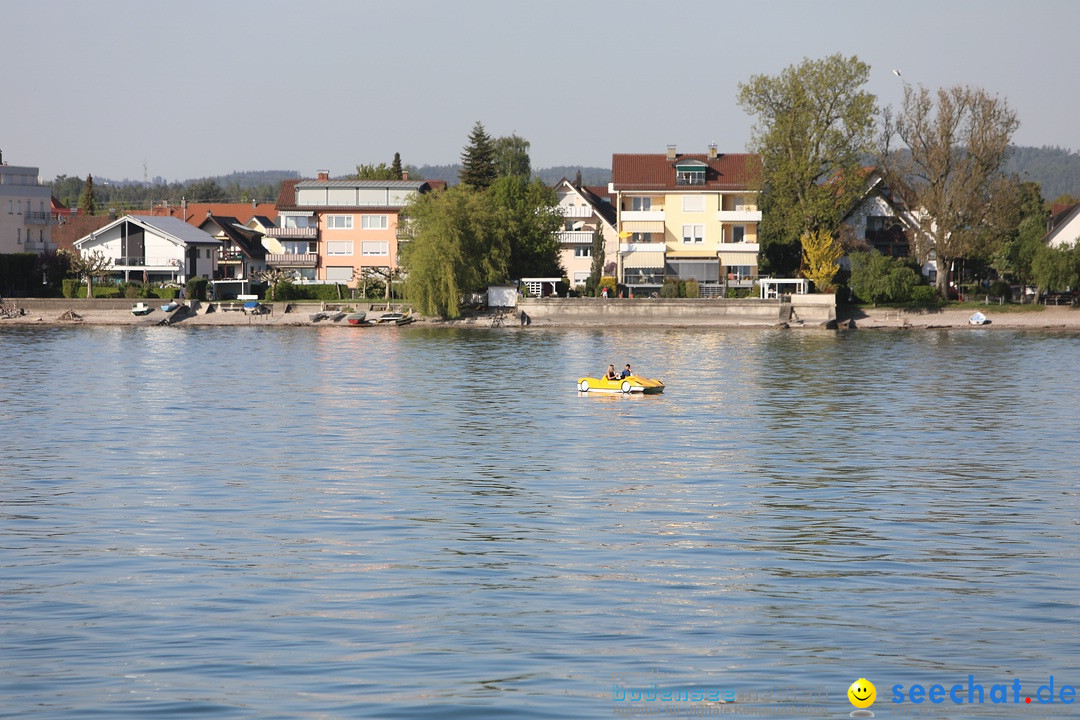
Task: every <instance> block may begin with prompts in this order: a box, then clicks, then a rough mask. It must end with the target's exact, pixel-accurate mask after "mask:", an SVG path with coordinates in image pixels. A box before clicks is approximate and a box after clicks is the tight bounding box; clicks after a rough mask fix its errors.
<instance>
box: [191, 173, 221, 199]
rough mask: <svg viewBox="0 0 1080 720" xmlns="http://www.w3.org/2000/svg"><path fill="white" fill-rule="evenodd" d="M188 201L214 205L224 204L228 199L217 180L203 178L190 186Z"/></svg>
mask: <svg viewBox="0 0 1080 720" xmlns="http://www.w3.org/2000/svg"><path fill="white" fill-rule="evenodd" d="M187 199H188V202H197V203H213V202H224V201H225V200H227V199H228V198H227V196H226V194H225V191H224V190H223V189H222V188H221V186H220V185H218V184H217V180H214V179H213V178H203V179H202V180H196V181H195V182H194V183H192V184H191V185H189V186H188V192H187Z"/></svg>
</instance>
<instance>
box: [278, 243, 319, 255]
mask: <svg viewBox="0 0 1080 720" xmlns="http://www.w3.org/2000/svg"><path fill="white" fill-rule="evenodd" d="M281 247H282V249H283V250H284V251H285V254H286V255H314V254H315V253H316V252H318V251H317V250H316V249H315V243H313V242H308V241H307V240H285V241H283V242H282V243H281Z"/></svg>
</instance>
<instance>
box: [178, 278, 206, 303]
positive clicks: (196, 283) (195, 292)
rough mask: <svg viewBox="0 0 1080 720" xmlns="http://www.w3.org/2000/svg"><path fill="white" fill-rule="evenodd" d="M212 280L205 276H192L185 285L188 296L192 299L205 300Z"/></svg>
mask: <svg viewBox="0 0 1080 720" xmlns="http://www.w3.org/2000/svg"><path fill="white" fill-rule="evenodd" d="M209 285H210V281H209V280H207V279H206V278H203V277H198V278H191V279H190V280H188V281H187V283H186V284H185V285H184V289H185V291H186V292H187V297H188V298H189V299H191V300H205V299H206V289H207V287H209Z"/></svg>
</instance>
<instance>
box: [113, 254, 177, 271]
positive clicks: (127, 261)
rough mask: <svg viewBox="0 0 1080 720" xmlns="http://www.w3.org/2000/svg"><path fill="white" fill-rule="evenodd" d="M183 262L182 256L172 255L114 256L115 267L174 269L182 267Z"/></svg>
mask: <svg viewBox="0 0 1080 720" xmlns="http://www.w3.org/2000/svg"><path fill="white" fill-rule="evenodd" d="M182 263H183V261H182V260H180V258H170V257H141V256H136V255H129V256H127V257H118V258H113V267H114V268H133V267H136V268H164V269H170V270H171V269H173V268H177V267H180V266H181V264H182Z"/></svg>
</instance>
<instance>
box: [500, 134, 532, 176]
mask: <svg viewBox="0 0 1080 720" xmlns="http://www.w3.org/2000/svg"><path fill="white" fill-rule="evenodd" d="M493 147H494V151H495V155H494V158H495V171H496V173H497V174H498V176H499V177H507V176H514V177H522V178H525V179H526V180H528V179H529V177H530V176H531V175H532V166H531V164H530V160H529V147H530V144H529V141H528V140H526V139H525V138H522V137H518V136H517V135H510V136H508V137H501V138H497V139H496V140H495V141H494V143H493Z"/></svg>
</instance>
